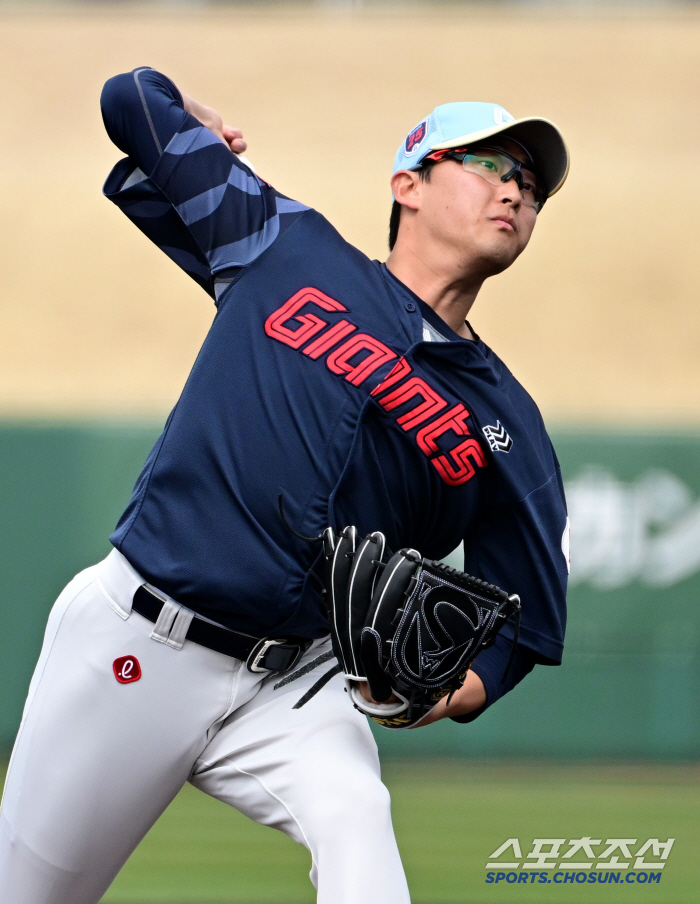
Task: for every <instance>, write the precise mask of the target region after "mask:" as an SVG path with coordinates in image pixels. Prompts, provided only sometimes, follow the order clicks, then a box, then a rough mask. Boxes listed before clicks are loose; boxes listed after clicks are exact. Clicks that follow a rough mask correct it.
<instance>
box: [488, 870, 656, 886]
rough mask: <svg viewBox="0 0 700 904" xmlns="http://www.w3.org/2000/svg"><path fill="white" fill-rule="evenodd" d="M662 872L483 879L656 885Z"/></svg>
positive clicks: (492, 878)
mask: <svg viewBox="0 0 700 904" xmlns="http://www.w3.org/2000/svg"><path fill="white" fill-rule="evenodd" d="M661 876H662V874H661V873H660V872H658V873H645V872H631V873H612V872H597V871H595V870H594V871H593V872H585V873H584V872H578V873H574V872H561V871H560V872H556V873H553V874H552V875H550V874H549V873H548V872H531V871H528V872H526V873H524V872H518V873H516V872H510V873H486V879H485V880H484V881H485V882H486V883H487V884H488V883H491V882H494V883H495V882H509V883H510V884H513V883H518V884H519V883H521V882H523V883H525V884H532V883H534V882H538V883H546V882H549V883H551V882H554V883H555V884H557V885H562V884H567V883H571V884H576V883H579V884H583V883H584V882H598V883H605V882H608V883H610V884H611V885H613V884H620V885H634V884H639V885H644V884H645V883H654V882H655V883H656V884H657V885H658V884H659V883H660V882H661Z"/></svg>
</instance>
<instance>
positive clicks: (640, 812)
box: [104, 760, 700, 904]
mask: <svg viewBox="0 0 700 904" xmlns="http://www.w3.org/2000/svg"><path fill="white" fill-rule="evenodd" d="M384 775H385V780H386V782H387V784H388V785H389V787H390V789H391V792H392V798H393V807H394V822H395V826H396V832H397V836H398V839H399V845H400V847H401V852H402V856H403V859H404V863H405V866H406V870H407V873H408V877H409V883H410V886H411V892H412V898H413V900H414V901H415V902H416V904H482V902H489V904H520V902H528V904H536V902H537V904H540V902H541V904H550V902H551V904H562V902H564V904H568V902H572V904H593V902H595V904H607V902H612V901H615V902H623V904H637V902H639V904H642V902H644V904H646V902H655V904H686V902H688V904H690V902H696V901H697V900H698V881H699V880H700V866H699V865H698V859H697V853H696V852H697V851H698V849H699V847H700V821H699V820H698V817H697V814H698V805H699V804H700V767H699V766H688V765H686V766H682V765H675V766H671V765H669V766H662V765H646V766H642V765H636V766H635V765H626V764H615V765H609V766H595V765H582V766H575V765H551V764H520V765H516V764H508V765H506V764H495V763H483V762H479V761H476V760H474V761H462V762H444V761H429V760H423V761H420V762H406V763H395V762H389V763H387V764H386V766H385V770H384ZM338 831H342V826H339V827H338ZM586 835H588V836H591V837H594V838H601V837H602V838H603V839H606V838H613V837H614V838H638V839H640V840H641V841H645V840H646V839H647V838H650V837H655V838H660V839H661V840H665V839H667V838H669V837H674V838H676V842H675V845H674V847H673V849H672V851H671V855H670V857H669V859H668V861H667V864H666V867H665V869H664V871H663V874H662V881H661V882H660V883H659V884H654V885H636V884H635V885H614V886H608V885H597V884H596V885H591V884H585V885H557V884H553V883H551V884H550V887H548V886H546V885H541V884H537V883H535V884H528V885H523V884H517V885H508V884H506V883H505V882H501V883H499V884H498V885H496V884H486V883H485V881H484V880H485V877H486V870H485V868H484V867H485V864H486V861H487V858H488V856H489V855H490V854H491V852H492V851H494V850H495V849H496V848H497V847H498V846H499V845H500V844H502V842H503V841H505V840H506V839H507V838H513V837H517V838H519V839H520V842H521V845H522V847H523V852H522V853H523V856H525V854H526V853H527V852H529V850H530V849H531V843H532V839H533V838H535V837H538V838H566V839H570V838H580V837H583V836H586ZM564 849H565V848H564ZM309 865H310V864H309V856H308V854H307V853H306V851H305V850H304V849H302V848H301V847H299V846H297V845H295V844H294V843H293V842H291V841H289V840H288V839H287V838H286V837H284V836H282V835H281V834H279V833H277V832H275V831H273V830H271V829H267V828H263V827H261V826H258V825H255V824H252V823H250V822H249V821H248V820H247V819H246V818H245V817H243V816H241V815H240V814H238V813H236V812H232V811H231V810H229V808H227V807H226V806H225V805H223V804H220V803H218V802H216V801H213V800H210V799H208V798H207V797H205V796H204V795H203V794H201V793H200V792H198V791H195V790H194V789H192V788H190V787H186V788H185V789H184V790H183V791H182V792H181V794H180V795H179V796H178V797H177V799H176V800H175V801H174V802H173V804H172V805H171V806H170V808H169V809H168V810H167V811H166V813H165V814H164V815H163V817H162V818H161V820H160V821H159V822H158V823H157V825H156V826H155V827H154V828H153V830H152V831H151V832H150V834H149V835H148V836H147V838H146V839H145V840H144V842H143V843H142V844H141V846H140V847H139V848H138V850H137V851H136V853H135V854H134V855H133V857H132V858H131V860H130V861H129V863H128V864H127V865H126V867H125V868H124V870H123V871H122V873H121V875H120V876H119V877H118V879H117V881H116V882H115V884H114V886H113V887H112V889H111V890H110V892H109V893H108V895H107V896H106V898H105V899H104V900H105V904H106V902H111V904H127V902H128V904H135V902H139V904H142V902H143V904H145V902H164V904H165V902H168V904H195V902H198V904H199V902H207V904H215V902H221V904H224V902H226V904H312V902H313V901H314V893H313V889H312V887H311V884H310V882H309V879H308V870H309ZM368 904H369V902H368ZM372 904H374V902H372Z"/></svg>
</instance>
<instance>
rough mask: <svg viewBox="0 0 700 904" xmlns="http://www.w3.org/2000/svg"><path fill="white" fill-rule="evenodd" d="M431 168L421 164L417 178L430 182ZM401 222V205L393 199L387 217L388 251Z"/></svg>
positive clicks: (394, 241) (396, 236)
mask: <svg viewBox="0 0 700 904" xmlns="http://www.w3.org/2000/svg"><path fill="white" fill-rule="evenodd" d="M431 169H432V165H426V164H423V166H422V167H421V168H420V169H419V170H416V172H417V173H418V178H419V179H421V180H422V181H423V182H430V170H431ZM400 222H401V205H400V204H399V202H398V201H394V203H393V204H392V205H391V216H390V217H389V251H393V250H394V245H395V244H396V239H397V238H398V236H399V223H400Z"/></svg>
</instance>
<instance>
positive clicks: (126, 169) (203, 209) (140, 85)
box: [101, 68, 308, 295]
mask: <svg viewBox="0 0 700 904" xmlns="http://www.w3.org/2000/svg"><path fill="white" fill-rule="evenodd" d="M101 106H102V115H103V119H104V122H105V127H106V129H107V133H108V134H109V136H110V138H111V139H112V141H113V142H114V143H115V144H116V145H117V147H118V148H120V150H122V151H123V152H124V153H125V154H126V155H127V157H126V159H125V160H122V161H120V162H119V163H118V164H117V166H116V167H115V168H114V169H113V170H112V172H111V173H110V175H109V177H108V179H107V182H106V184H105V189H104V191H105V194H106V195H107V197H109V198H110V200H112V201H114V202H115V203H116V204H117V206H119V207H120V208H121V209H122V210H123V212H124V213H125V214H126V215H127V216H128V217H129V218H130V219H131V220H132V221H133V222H134V223H135V224H136V225H137V226H138V227H139V228H140V229H141V230H142V231H143V232H144V233H145V234H146V235H147V236H148V237H149V238H150V239H152V240H153V241H154V242H155V243H156V244H157V245H158V246H159V247H160V248H162V250H163V251H164V252H165V253H166V254H168V255H169V256H170V257H171V258H172V259H173V260H175V262H176V263H178V264H179V265H180V266H181V267H182V268H183V269H184V270H186V271H187V272H188V273H189V274H190V275H191V276H192V277H193V278H194V279H196V280H197V282H199V283H200V285H202V286H204V288H206V289H207V291H208V292H209V293H210V294H211V295H215V294H216V292H217V289H221V287H222V286H223V287H225V286H226V285H227V284H228V282H230V280H231V279H232V278H235V276H236V275H237V274H238V273H239V272H240V271H241V270H242V269H243V268H245V267H246V266H248V265H249V264H251V263H252V262H253V261H254V260H256V259H257V258H258V257H259V256H260V255H261V254H262V253H263V252H264V251H265V250H266V249H267V248H269V247H270V245H271V244H272V242H273V241H274V240H275V239H276V238H277V236H278V235H279V234H280V233H282V232H283V231H284V230H285V229H286V228H287V227H288V226H289V225H291V223H292V222H293V221H294V220H295V219H296V218H297V217H298V216H299V215H301V214H302V213H303V212H304V211H306V210H307V209H308V208H306V207H305V206H304V205H303V204H299V203H298V202H295V201H292V200H290V199H288V198H285V197H284V196H282V195H280V194H279V193H278V192H276V191H275V190H274V189H273V188H272V187H271V186H269V185H268V184H267V183H266V182H264V181H263V180H262V179H260V178H259V177H258V176H257V175H256V174H255V173H254V172H253V171H252V169H251V168H250V166H249V165H247V162H245V161H243V160H241V159H239V157H238V156H237V153H238V152H239V151H240V150H242V149H243V146H244V144H243V142H242V136H241V133H240V130H237V129H232V128H230V127H227V126H224V124H223V122H222V120H221V117H220V116H219V114H218V113H217V112H216V111H215V110H213V108H211V107H205V106H204V105H203V104H200V103H198V102H197V101H195V100H194V99H192V98H189V97H187V96H186V95H182V94H181V93H180V91H179V90H178V88H177V87H176V85H175V84H174V83H173V82H172V81H171V80H170V79H169V78H167V76H165V75H163V74H162V73H160V72H157V71H156V70H154V69H148V68H141V69H136V70H134V71H133V72H129V73H123V74H121V75H117V76H115V77H114V78H111V79H110V80H109V81H108V82H107V83H106V85H105V87H104V89H103V92H102V99H101ZM232 151H234V152H235V153H232Z"/></svg>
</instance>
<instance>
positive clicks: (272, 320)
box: [265, 289, 347, 348]
mask: <svg viewBox="0 0 700 904" xmlns="http://www.w3.org/2000/svg"><path fill="white" fill-rule="evenodd" d="M309 303H311V304H315V305H318V306H319V308H323V310H324V311H347V308H346V307H345V305H342V304H341V303H340V302H339V301H336V300H335V298H330V297H329V296H328V295H324V293H323V292H321V291H320V290H319V289H300V290H299V291H298V292H297V293H296V295H292V297H291V298H290V299H289V301H288V302H286V304H283V305H282V307H281V308H279V310H277V311H273V313H272V314H270V316H269V317H268V318H267V320H266V321H265V332H266V333H267V335H268V336H271V337H272V338H273V339H277V340H278V341H279V342H284V344H285V345H290V346H291V347H292V348H299V347H300V346H302V345H303V344H304V343H305V342H307V341H308V340H309V339H310V338H311V337H312V336H315V335H316V333H318V332H319V331H320V330H322V329H323V328H324V326H328V323H327V322H326V321H325V320H321V318H320V317H317V316H316V315H315V314H300V315H299V316H298V317H294V315H295V314H296V313H297V311H299V310H300V309H301V308H303V307H304V305H305V304H309ZM287 320H292V322H293V323H296V324H297V326H296V329H292V328H291V327H289V326H285V322H286V321H287Z"/></svg>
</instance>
